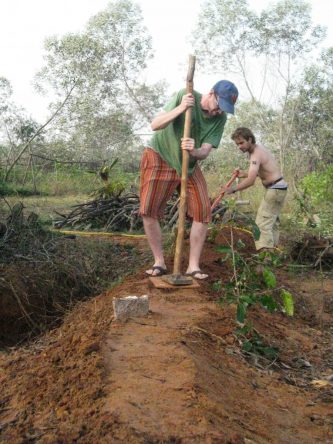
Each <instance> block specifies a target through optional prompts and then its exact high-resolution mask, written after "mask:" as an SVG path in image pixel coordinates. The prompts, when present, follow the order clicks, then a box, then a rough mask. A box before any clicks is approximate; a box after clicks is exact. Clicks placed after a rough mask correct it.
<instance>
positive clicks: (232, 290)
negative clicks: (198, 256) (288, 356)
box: [213, 241, 294, 359]
mask: <svg viewBox="0 0 333 444" xmlns="http://www.w3.org/2000/svg"><path fill="white" fill-rule="evenodd" d="M244 246H245V245H244V243H243V242H242V241H237V242H236V244H235V245H218V246H217V247H216V251H218V252H219V253H221V255H223V257H222V258H221V261H220V262H228V263H230V265H231V266H232V268H233V270H234V275H233V277H232V278H231V279H230V280H229V282H227V283H226V284H222V282H221V281H217V282H215V283H214V284H213V289H214V291H216V292H217V293H219V294H221V299H220V301H219V303H221V304H222V303H224V302H225V301H226V302H228V303H233V304H236V306H237V309H236V322H237V324H238V326H239V327H238V328H237V330H236V334H237V335H238V337H239V339H240V340H241V343H242V349H243V351H244V352H247V353H252V354H253V353H254V354H259V355H262V356H265V357H266V359H275V358H276V356H277V353H278V350H277V349H276V348H274V347H271V346H269V345H267V344H265V343H264V341H263V339H262V338H261V337H260V335H259V334H258V332H256V330H255V329H254V328H253V326H252V325H251V324H250V323H249V322H248V321H247V312H248V309H249V307H253V306H256V305H257V306H261V307H263V308H265V309H266V310H267V311H269V312H270V313H274V312H276V311H278V310H281V311H282V312H284V313H286V314H287V315H288V316H293V313H294V308H293V297H292V294H291V293H290V292H289V291H287V290H285V289H283V288H282V289H279V288H278V283H277V278H276V275H275V273H274V271H273V268H272V267H273V266H274V265H275V266H278V265H280V264H281V259H280V258H279V257H278V255H277V254H274V253H259V254H257V255H255V256H253V257H252V258H251V260H250V261H249V260H246V258H244V257H243V255H242V249H244ZM268 262H269V263H270V266H268ZM280 301H282V303H280Z"/></svg>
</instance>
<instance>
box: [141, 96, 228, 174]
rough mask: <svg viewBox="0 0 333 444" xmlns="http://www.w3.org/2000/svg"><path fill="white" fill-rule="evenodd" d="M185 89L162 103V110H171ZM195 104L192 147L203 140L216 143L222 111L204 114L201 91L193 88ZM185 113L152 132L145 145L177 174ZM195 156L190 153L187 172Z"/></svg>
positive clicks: (180, 167)
mask: <svg viewBox="0 0 333 444" xmlns="http://www.w3.org/2000/svg"><path fill="white" fill-rule="evenodd" d="M185 94H186V90H185V89H182V90H181V91H179V92H178V93H177V94H175V96H174V97H173V98H172V99H171V101H170V102H169V103H168V104H167V106H166V107H165V111H171V110H172V109H174V108H175V107H176V106H178V105H179V104H180V103H181V100H182V97H183V95H185ZM193 95H194V98H195V105H194V107H193V108H192V119H191V120H192V122H191V137H192V138H193V139H194V140H195V147H196V149H197V148H200V147H201V145H202V144H203V143H209V144H211V145H213V147H214V148H217V147H218V146H219V143H220V140H221V137H222V134H223V129H224V125H225V122H226V121H227V116H226V113H223V114H222V115H217V116H214V117H208V116H206V115H205V114H204V112H203V111H202V109H201V106H200V101H201V94H199V93H198V92H196V91H193ZM184 125H185V113H182V114H181V115H180V116H178V117H177V118H176V119H175V120H174V121H173V122H171V123H169V125H168V126H167V127H166V128H163V129H161V130H158V131H156V132H155V133H154V135H153V137H152V139H151V141H150V143H149V144H148V146H150V147H151V148H153V149H154V151H156V152H158V153H159V155H160V156H161V157H162V159H163V160H165V162H167V164H168V165H169V166H171V167H172V168H174V169H175V170H176V171H177V173H178V174H179V175H180V176H181V172H182V152H181V151H182V150H181V147H180V143H181V138H182V137H183V136H184ZM196 162H197V160H196V159H193V157H191V156H190V158H189V169H188V174H189V175H191V174H192V173H193V171H194V167H195V164H196Z"/></svg>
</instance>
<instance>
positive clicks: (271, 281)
mask: <svg viewBox="0 0 333 444" xmlns="http://www.w3.org/2000/svg"><path fill="white" fill-rule="evenodd" d="M262 276H263V279H264V283H265V285H266V286H267V288H275V287H276V277H275V274H274V273H273V272H272V270H270V269H268V268H266V267H265V268H264V270H263V273H262Z"/></svg>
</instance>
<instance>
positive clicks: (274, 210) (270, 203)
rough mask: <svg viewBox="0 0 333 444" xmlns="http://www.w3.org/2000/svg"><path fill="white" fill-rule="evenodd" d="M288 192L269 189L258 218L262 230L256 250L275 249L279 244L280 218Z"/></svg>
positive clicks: (261, 204) (260, 207) (257, 221)
mask: <svg viewBox="0 0 333 444" xmlns="http://www.w3.org/2000/svg"><path fill="white" fill-rule="evenodd" d="M286 195H287V190H278V189H268V190H266V193H265V196H264V197H263V199H262V201H261V203H260V206H259V209H258V212H257V217H256V224H257V225H258V227H259V230H260V238H259V240H258V241H256V249H257V250H260V249H261V248H274V247H275V246H276V245H277V244H278V242H279V225H280V220H279V216H280V213H281V210H282V207H283V203H284V200H285V198H286Z"/></svg>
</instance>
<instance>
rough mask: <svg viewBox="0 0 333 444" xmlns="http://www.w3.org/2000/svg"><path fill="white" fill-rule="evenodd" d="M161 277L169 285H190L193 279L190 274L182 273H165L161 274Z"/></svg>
mask: <svg viewBox="0 0 333 444" xmlns="http://www.w3.org/2000/svg"><path fill="white" fill-rule="evenodd" d="M162 279H163V280H164V281H165V282H167V283H168V284H170V285H176V286H177V285H192V284H193V279H192V278H191V276H184V275H182V274H167V275H164V276H162Z"/></svg>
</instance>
